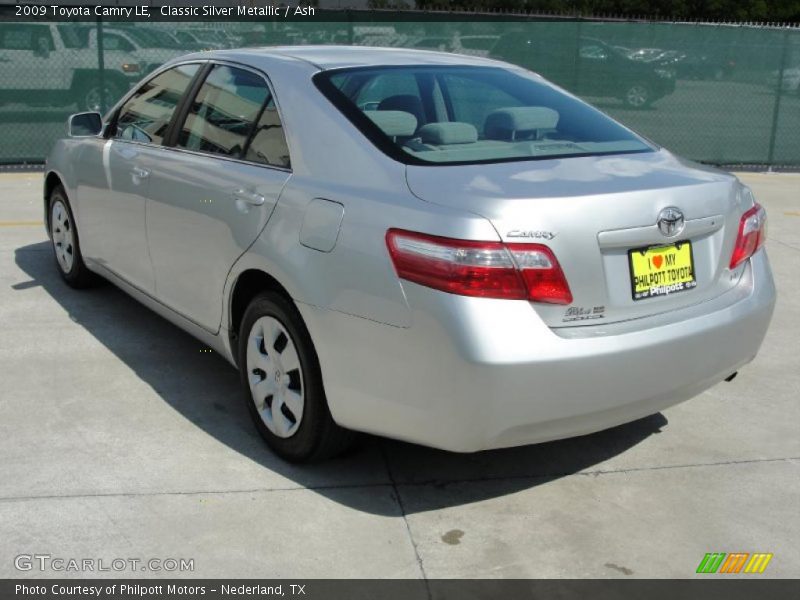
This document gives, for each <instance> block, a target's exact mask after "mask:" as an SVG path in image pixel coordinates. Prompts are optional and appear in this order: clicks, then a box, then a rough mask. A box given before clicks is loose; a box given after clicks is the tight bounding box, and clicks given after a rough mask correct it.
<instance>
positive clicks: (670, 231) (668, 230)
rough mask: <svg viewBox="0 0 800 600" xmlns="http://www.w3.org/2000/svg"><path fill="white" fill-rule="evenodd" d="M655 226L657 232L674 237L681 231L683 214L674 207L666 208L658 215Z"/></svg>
mask: <svg viewBox="0 0 800 600" xmlns="http://www.w3.org/2000/svg"><path fill="white" fill-rule="evenodd" d="M656 225H658V229H659V231H661V233H663V234H664V235H665V236H667V237H674V236H676V235H678V234H679V233H680V232H681V231H683V227H684V225H685V221H684V219H683V213H682V212H681V211H680V209H678V208H675V207H674V206H668V207H667V208H665V209H664V210H662V211H661V212H660V213H658V219H657V220H656Z"/></svg>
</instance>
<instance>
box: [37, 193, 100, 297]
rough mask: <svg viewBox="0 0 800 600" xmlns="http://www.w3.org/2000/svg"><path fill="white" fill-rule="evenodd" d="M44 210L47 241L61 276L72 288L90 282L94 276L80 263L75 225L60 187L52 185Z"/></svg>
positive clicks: (88, 284)
mask: <svg viewBox="0 0 800 600" xmlns="http://www.w3.org/2000/svg"><path fill="white" fill-rule="evenodd" d="M48 210H49V212H48V223H47V224H48V228H49V232H50V241H51V244H52V247H53V255H54V257H55V260H56V267H57V268H58V272H59V274H60V275H61V278H62V279H63V280H64V281H65V282H66V283H67V285H69V286H70V287H73V288H76V289H81V288H86V287H90V286H92V285H94V284H95V283H96V282H97V276H96V275H95V274H94V273H92V272H91V271H90V270H89V269H87V268H86V264H85V263H84V262H83V255H82V254H81V244H80V239H79V237H78V228H77V227H76V226H75V218H74V217H73V216H72V207H71V206H70V205H69V200H68V199H67V194H66V193H65V192H64V188H63V187H62V186H60V185H59V186H56V187H55V189H53V191H52V192H51V193H50V201H49V203H48Z"/></svg>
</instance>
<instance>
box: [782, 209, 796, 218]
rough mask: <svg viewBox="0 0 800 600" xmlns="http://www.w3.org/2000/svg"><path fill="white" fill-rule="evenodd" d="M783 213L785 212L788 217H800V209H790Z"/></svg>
mask: <svg viewBox="0 0 800 600" xmlns="http://www.w3.org/2000/svg"><path fill="white" fill-rule="evenodd" d="M783 214H785V215H786V216H787V217H800V211H797V210H789V211H786V212H785V213H783Z"/></svg>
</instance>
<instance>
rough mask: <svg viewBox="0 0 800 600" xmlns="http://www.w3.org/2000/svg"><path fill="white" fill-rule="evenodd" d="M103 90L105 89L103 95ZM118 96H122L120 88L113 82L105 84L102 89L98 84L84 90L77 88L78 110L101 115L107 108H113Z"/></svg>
mask: <svg viewBox="0 0 800 600" xmlns="http://www.w3.org/2000/svg"><path fill="white" fill-rule="evenodd" d="M103 89H105V94H103V93H102V90H103ZM120 96H122V88H120V87H119V86H118V85H117V84H115V83H113V82H112V83H108V82H107V83H106V84H105V86H103V87H102V88H101V86H100V85H99V84H95V85H90V86H89V87H87V88H86V89H82V88H81V87H80V86H78V90H77V98H78V100H77V103H78V109H79V110H80V111H85V112H99V113H103V112H105V110H106V109H107V108H108V107H109V106H113V105H114V103H115V102H116V101H117V100H118V99H119V97H120ZM104 100H105V104H104V103H103V101H104Z"/></svg>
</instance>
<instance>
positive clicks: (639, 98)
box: [622, 82, 653, 108]
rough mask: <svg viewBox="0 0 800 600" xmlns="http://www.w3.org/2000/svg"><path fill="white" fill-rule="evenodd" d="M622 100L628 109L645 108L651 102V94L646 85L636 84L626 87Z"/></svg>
mask: <svg viewBox="0 0 800 600" xmlns="http://www.w3.org/2000/svg"><path fill="white" fill-rule="evenodd" d="M622 100H623V102H625V106H627V107H628V108H645V107H647V106H649V105H650V103H651V102H652V101H653V93H652V92H651V91H650V88H649V86H647V85H646V84H644V83H641V82H636V83H632V84H631V85H629V86H628V88H627V89H626V90H625V95H624V96H623V97H622Z"/></svg>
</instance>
